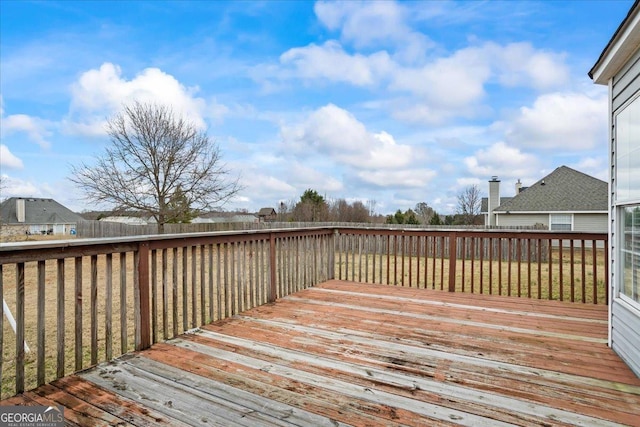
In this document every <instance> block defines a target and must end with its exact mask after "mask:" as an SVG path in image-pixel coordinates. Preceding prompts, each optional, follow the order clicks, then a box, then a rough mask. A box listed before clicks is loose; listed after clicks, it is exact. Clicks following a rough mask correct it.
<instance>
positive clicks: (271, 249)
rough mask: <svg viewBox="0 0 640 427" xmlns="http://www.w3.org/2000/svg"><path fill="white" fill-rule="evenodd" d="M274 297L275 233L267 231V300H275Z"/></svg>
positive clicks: (275, 292)
mask: <svg viewBox="0 0 640 427" xmlns="http://www.w3.org/2000/svg"><path fill="white" fill-rule="evenodd" d="M276 297H277V286H276V235H275V234H274V233H269V290H268V295H267V302H275V301H276Z"/></svg>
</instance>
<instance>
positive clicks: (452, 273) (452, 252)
mask: <svg viewBox="0 0 640 427" xmlns="http://www.w3.org/2000/svg"><path fill="white" fill-rule="evenodd" d="M457 240H458V235H457V233H456V232H455V231H452V232H450V233H449V292H455V291H456V258H457V257H458V255H457V253H456V244H457Z"/></svg>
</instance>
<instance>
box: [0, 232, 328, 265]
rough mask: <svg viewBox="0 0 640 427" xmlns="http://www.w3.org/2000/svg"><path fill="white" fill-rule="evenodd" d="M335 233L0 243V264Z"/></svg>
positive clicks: (192, 234) (216, 234)
mask: <svg viewBox="0 0 640 427" xmlns="http://www.w3.org/2000/svg"><path fill="white" fill-rule="evenodd" d="M334 232H335V231H334V228H333V227H305V228H295V229H294V228H282V229H263V230H236V231H213V232H204V233H180V234H151V235H135V236H127V237H107V238H91V239H73V240H47V241H36V242H15V243H0V264H9V263H16V262H26V261H34V260H40V259H57V258H67V257H74V256H85V255H94V254H103V253H116V252H125V251H131V250H135V249H136V248H137V247H138V245H140V244H141V243H147V244H148V245H149V248H150V249H160V248H170V247H175V246H184V245H200V244H207V243H227V242H236V241H251V240H260V239H268V238H269V236H271V235H274V234H275V235H277V236H278V237H293V236H308V235H317V234H325V235H326V234H333V233H334Z"/></svg>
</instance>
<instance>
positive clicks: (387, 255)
mask: <svg viewBox="0 0 640 427" xmlns="http://www.w3.org/2000/svg"><path fill="white" fill-rule="evenodd" d="M338 236H339V237H338V240H337V242H336V252H337V255H336V259H337V262H338V265H337V266H336V273H335V274H336V278H338V279H344V280H352V281H359V282H370V283H381V284H387V285H398V286H409V287H416V288H430V289H441V290H448V291H450V292H471V293H479V294H497V295H509V296H519V297H523V296H524V297H529V298H538V299H541V298H544V299H554V300H561V301H563V300H566V301H572V302H583V303H594V304H597V303H604V304H606V303H607V301H608V295H607V289H608V287H607V277H608V273H607V271H608V270H607V269H608V262H607V245H608V243H607V235H606V234H604V233H581V232H565V233H559V232H549V231H536V232H533V231H507V232H505V231H468V230H449V231H445V230H436V231H434V230H415V229H406V230H379V229H378V230H376V229H362V228H339V229H338ZM451 254H454V256H450V255H451Z"/></svg>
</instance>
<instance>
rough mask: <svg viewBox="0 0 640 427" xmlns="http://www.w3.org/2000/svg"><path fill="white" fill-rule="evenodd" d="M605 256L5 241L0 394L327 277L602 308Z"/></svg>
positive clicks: (558, 239)
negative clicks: (12, 324)
mask: <svg viewBox="0 0 640 427" xmlns="http://www.w3.org/2000/svg"><path fill="white" fill-rule="evenodd" d="M607 247H608V243H607V236H606V235H605V234H594V233H557V232H547V231H535V232H532V231H509V232H505V231H476V230H442V229H438V230H420V229H413V228H412V229H404V230H402V229H388V228H379V229H368V228H362V227H358V228H350V227H336V226H333V227H316V228H301V229H280V230H253V231H234V232H217V233H200V234H195V233H189V234H172V235H154V236H132V237H122V238H108V239H77V240H67V241H47V242H28V243H16V244H11V245H2V246H0V297H2V299H3V301H4V300H6V301H7V305H6V307H7V308H8V309H9V310H10V311H11V313H9V312H5V309H4V305H3V307H2V308H0V347H1V348H2V358H0V374H1V375H2V376H1V377H0V384H1V385H2V389H1V392H0V398H2V397H7V396H8V395H13V394H15V393H21V392H22V391H24V390H25V389H29V388H32V387H35V386H39V385H41V384H44V383H47V382H50V381H52V380H54V379H57V378H60V377H62V376H64V375H67V374H69V373H72V372H76V371H79V370H82V369H85V368H87V367H89V366H93V365H95V364H97V363H99V362H101V361H109V360H112V359H113V358H115V357H118V356H119V355H122V354H124V353H127V352H129V351H132V350H141V349H145V348H148V347H149V346H150V345H151V344H153V343H155V342H158V341H161V340H166V339H169V338H172V337H175V336H176V335H179V334H181V333H183V332H185V331H188V330H190V329H193V328H197V327H199V326H201V325H203V324H206V323H208V322H211V321H215V320H221V319H224V318H227V317H230V316H233V315H235V314H237V313H239V312H242V311H244V310H247V309H250V308H253V307H256V306H259V305H262V304H265V303H268V302H273V301H275V299H276V298H279V297H283V296H286V295H288V294H290V293H293V292H296V291H298V290H301V289H305V288H307V287H310V286H313V285H315V284H317V283H319V282H322V281H326V280H329V279H333V278H338V279H343V280H352V281H360V282H369V283H381V284H386V285H395V286H410V287H416V288H430V289H441V290H448V291H451V292H472V293H479V294H499V295H512V296H521V297H529V298H544V299H559V300H568V301H576V302H582V303H606V302H607V298H608V296H607V266H608V265H607ZM9 314H11V315H13V317H15V330H14V329H13V327H12V326H10V325H9V323H10V322H8V321H6V319H8V318H9V317H10V316H9Z"/></svg>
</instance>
